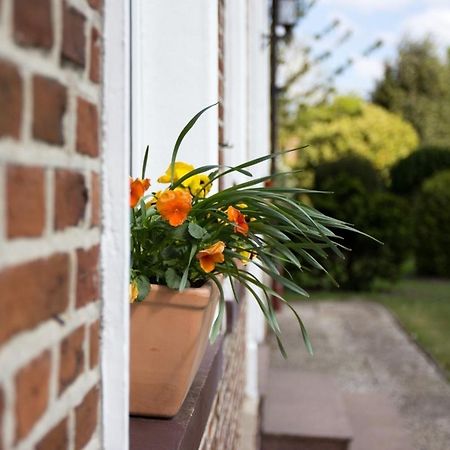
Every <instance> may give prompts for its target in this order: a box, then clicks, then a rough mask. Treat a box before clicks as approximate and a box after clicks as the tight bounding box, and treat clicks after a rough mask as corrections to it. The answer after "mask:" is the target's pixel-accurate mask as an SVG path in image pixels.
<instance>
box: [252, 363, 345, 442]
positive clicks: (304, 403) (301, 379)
mask: <svg viewBox="0 0 450 450" xmlns="http://www.w3.org/2000/svg"><path fill="white" fill-rule="evenodd" d="M261 428H262V433H263V439H264V436H265V435H272V436H290V437H292V438H294V437H295V438H297V440H298V442H300V441H301V440H302V439H305V438H308V439H310V440H314V439H315V440H319V439H327V440H329V441H337V442H338V444H339V445H338V446H337V448H340V447H342V448H347V447H346V445H345V443H348V442H349V441H350V440H351V438H352V429H351V427H350V424H349V422H348V420H347V416H346V412H345V404H344V402H343V399H342V397H341V394H340V392H339V390H338V388H337V385H336V383H335V382H334V381H333V379H332V378H331V377H330V376H327V375H320V374H310V373H302V372H301V371H298V370H287V369H275V368H271V369H270V370H269V379H268V383H267V391H266V395H265V398H264V405H263V412H262V427H261Z"/></svg>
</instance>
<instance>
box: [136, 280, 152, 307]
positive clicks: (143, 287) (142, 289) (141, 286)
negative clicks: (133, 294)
mask: <svg viewBox="0 0 450 450" xmlns="http://www.w3.org/2000/svg"><path fill="white" fill-rule="evenodd" d="M135 281H136V284H137V288H138V291H139V294H138V296H137V299H136V300H137V301H138V302H142V300H144V298H145V297H147V295H148V293H149V292H150V282H149V281H148V279H147V277H145V276H144V275H139V276H138V277H137V278H136V279H135Z"/></svg>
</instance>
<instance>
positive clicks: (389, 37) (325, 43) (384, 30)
mask: <svg viewBox="0 0 450 450" xmlns="http://www.w3.org/2000/svg"><path fill="white" fill-rule="evenodd" d="M335 18H338V19H339V20H340V25H339V27H338V28H337V29H335V30H334V31H333V32H330V33H329V34H327V35H326V37H324V38H323V39H322V40H321V41H320V42H319V43H315V44H314V49H315V50H314V54H319V53H321V52H322V51H324V50H326V49H328V48H330V47H331V48H333V47H334V45H335V42H336V41H337V40H338V38H339V36H341V35H343V34H344V33H345V31H347V30H351V31H352V32H353V34H352V37H351V38H350V39H349V40H348V41H346V42H345V43H344V44H342V45H341V46H339V47H338V48H337V49H336V50H335V51H333V56H332V58H330V59H328V60H327V61H326V64H325V63H324V64H325V66H324V69H326V70H325V72H326V73H328V72H331V71H332V70H333V69H334V68H336V67H338V66H339V65H340V64H342V63H343V62H345V61H346V60H347V59H348V58H354V60H355V63H354V64H353V66H352V67H351V68H350V69H349V70H348V71H346V72H345V73H344V74H343V75H341V76H340V77H338V78H337V80H336V87H337V89H338V92H342V93H349V92H353V93H357V94H359V95H362V96H363V97H366V98H367V97H368V96H369V93H370V92H371V90H372V89H373V87H374V84H375V80H376V79H378V78H380V77H381V76H382V73H383V63H384V61H386V60H391V59H393V58H394V57H395V54H396V48H397V47H398V44H399V42H400V41H401V39H402V38H404V37H405V36H408V37H410V38H422V37H425V36H428V35H429V36H431V37H432V38H433V39H434V40H435V42H436V44H437V45H438V48H439V50H440V52H441V53H442V55H443V54H444V52H445V49H446V48H447V46H450V0H318V1H317V3H316V5H315V6H314V7H313V8H312V9H311V10H310V12H309V13H308V15H307V16H306V17H305V18H304V19H303V20H302V21H300V22H299V24H298V25H297V27H296V29H295V36H296V39H297V40H298V41H299V42H305V43H306V42H310V39H311V36H313V35H314V34H315V33H317V32H320V31H322V30H324V29H325V28H326V27H327V25H328V24H330V23H331V22H332V21H333V19H335ZM377 39H382V40H383V43H384V45H383V47H382V48H380V49H379V50H376V51H375V52H373V53H372V54H371V55H370V56H368V57H363V56H361V54H362V52H363V51H364V50H365V49H366V48H368V47H369V46H370V45H371V44H372V43H373V42H375V41H376V40H377Z"/></svg>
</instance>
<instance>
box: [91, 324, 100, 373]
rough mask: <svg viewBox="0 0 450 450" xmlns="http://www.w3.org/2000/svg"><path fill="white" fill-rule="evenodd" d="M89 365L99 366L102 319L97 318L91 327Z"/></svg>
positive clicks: (92, 366)
mask: <svg viewBox="0 0 450 450" xmlns="http://www.w3.org/2000/svg"><path fill="white" fill-rule="evenodd" d="M89 330H90V331H89V367H90V368H91V369H93V368H94V367H97V366H98V362H99V353H100V321H99V320H97V321H96V322H94V323H93V324H92V325H91V326H90V327H89Z"/></svg>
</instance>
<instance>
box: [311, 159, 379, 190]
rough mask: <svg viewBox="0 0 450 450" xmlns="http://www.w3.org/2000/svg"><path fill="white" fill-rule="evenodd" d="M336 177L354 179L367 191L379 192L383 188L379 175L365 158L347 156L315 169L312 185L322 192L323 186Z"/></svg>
mask: <svg viewBox="0 0 450 450" xmlns="http://www.w3.org/2000/svg"><path fill="white" fill-rule="evenodd" d="M338 175H345V176H346V177H347V178H355V179H357V180H359V181H361V183H362V184H363V186H364V188H365V189H366V190H367V191H369V192H372V191H376V190H380V189H381V188H382V187H383V183H382V180H381V176H380V173H379V172H378V171H377V170H376V169H375V167H374V166H373V164H372V163H371V162H370V161H369V160H368V159H366V158H364V157H362V156H359V155H354V154H349V155H347V156H344V157H342V158H341V159H339V160H337V161H332V162H328V163H324V164H322V165H320V166H319V167H317V169H316V170H315V173H314V185H315V187H316V189H321V190H324V186H325V185H326V184H327V183H329V181H331V180H333V178H334V177H336V176H338Z"/></svg>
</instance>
